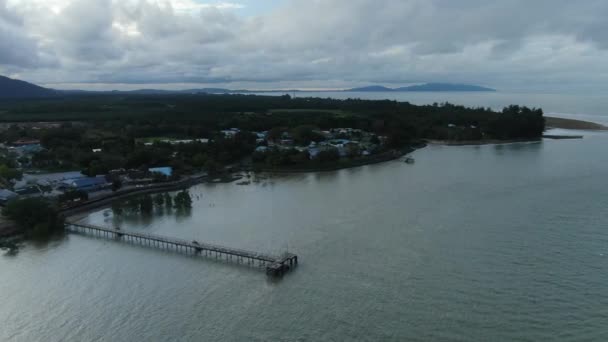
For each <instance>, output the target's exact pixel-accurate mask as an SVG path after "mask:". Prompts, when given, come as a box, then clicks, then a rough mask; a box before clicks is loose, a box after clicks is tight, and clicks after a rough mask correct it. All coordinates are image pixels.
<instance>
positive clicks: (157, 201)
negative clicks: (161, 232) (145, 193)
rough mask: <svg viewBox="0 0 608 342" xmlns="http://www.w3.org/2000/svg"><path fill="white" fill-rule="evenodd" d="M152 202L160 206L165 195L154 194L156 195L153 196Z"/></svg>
mask: <svg viewBox="0 0 608 342" xmlns="http://www.w3.org/2000/svg"><path fill="white" fill-rule="evenodd" d="M154 204H156V206H157V207H162V206H163V205H164V204H165V196H164V195H163V194H156V196H154Z"/></svg>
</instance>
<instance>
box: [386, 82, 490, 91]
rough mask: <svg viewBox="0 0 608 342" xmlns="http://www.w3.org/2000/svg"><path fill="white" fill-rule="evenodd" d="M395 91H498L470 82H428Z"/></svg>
mask: <svg viewBox="0 0 608 342" xmlns="http://www.w3.org/2000/svg"><path fill="white" fill-rule="evenodd" d="M395 91H496V89H492V88H486V87H481V86H477V85H470V84H455V83H426V84H420V85H414V86H409V87H402V88H397V89H395Z"/></svg>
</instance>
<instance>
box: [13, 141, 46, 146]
mask: <svg viewBox="0 0 608 342" xmlns="http://www.w3.org/2000/svg"><path fill="white" fill-rule="evenodd" d="M28 145H40V140H36V139H19V140H17V141H15V142H13V146H28Z"/></svg>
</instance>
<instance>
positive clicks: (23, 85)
mask: <svg viewBox="0 0 608 342" xmlns="http://www.w3.org/2000/svg"><path fill="white" fill-rule="evenodd" d="M55 94H56V92H55V91H54V90H52V89H47V88H43V87H40V86H37V85H35V84H31V83H28V82H25V81H20V80H14V79H12V78H8V77H4V76H0V99H14V98H30V97H32V98H33V97H49V96H53V95H55Z"/></svg>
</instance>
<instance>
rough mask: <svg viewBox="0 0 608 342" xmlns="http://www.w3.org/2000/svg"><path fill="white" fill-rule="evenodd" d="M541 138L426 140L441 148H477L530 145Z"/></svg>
mask: <svg viewBox="0 0 608 342" xmlns="http://www.w3.org/2000/svg"><path fill="white" fill-rule="evenodd" d="M540 141H542V138H533V139H508V140H497V139H485V140H432V139H429V140H427V143H428V144H429V145H443V146H479V145H505V144H515V143H530V142H540Z"/></svg>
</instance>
